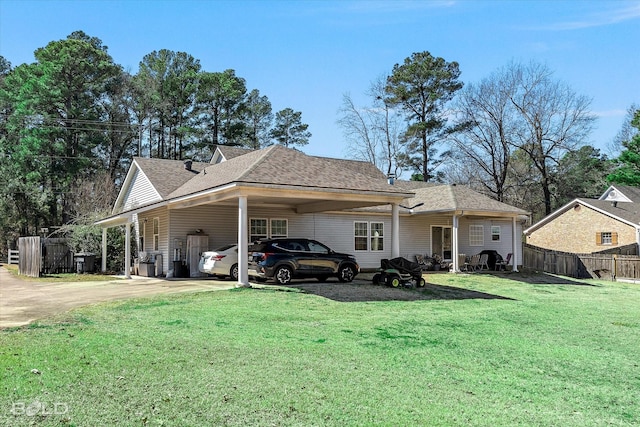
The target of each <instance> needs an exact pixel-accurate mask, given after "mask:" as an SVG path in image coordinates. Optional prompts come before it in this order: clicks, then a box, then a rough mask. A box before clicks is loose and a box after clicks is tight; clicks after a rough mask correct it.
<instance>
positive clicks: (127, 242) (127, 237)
mask: <svg viewBox="0 0 640 427" xmlns="http://www.w3.org/2000/svg"><path fill="white" fill-rule="evenodd" d="M124 277H126V278H127V279H131V223H130V222H127V224H126V226H125V233H124Z"/></svg>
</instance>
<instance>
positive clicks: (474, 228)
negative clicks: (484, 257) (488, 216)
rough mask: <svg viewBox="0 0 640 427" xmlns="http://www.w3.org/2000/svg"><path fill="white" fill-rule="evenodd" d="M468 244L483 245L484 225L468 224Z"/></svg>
mask: <svg viewBox="0 0 640 427" xmlns="http://www.w3.org/2000/svg"><path fill="white" fill-rule="evenodd" d="M469 246H484V225H479V224H471V225H469Z"/></svg>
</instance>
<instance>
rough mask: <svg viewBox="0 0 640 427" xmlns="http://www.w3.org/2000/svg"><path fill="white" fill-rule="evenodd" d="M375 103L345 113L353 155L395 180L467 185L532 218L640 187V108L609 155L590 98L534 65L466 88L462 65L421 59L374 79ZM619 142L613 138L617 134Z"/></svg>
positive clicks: (348, 107) (347, 107)
mask: <svg viewBox="0 0 640 427" xmlns="http://www.w3.org/2000/svg"><path fill="white" fill-rule="evenodd" d="M365 95H366V99H368V100H369V103H368V105H357V104H356V103H355V102H354V100H353V98H352V97H351V95H350V94H345V95H344V96H343V100H342V106H341V108H340V110H339V119H338V123H339V125H340V126H341V127H342V129H343V132H344V137H345V140H346V142H347V146H348V149H349V150H350V153H351V155H352V156H354V157H356V158H361V159H366V160H368V161H371V162H373V163H374V164H376V165H377V166H378V167H379V168H381V169H382V170H385V171H386V172H387V173H388V174H394V175H398V174H402V173H406V172H408V173H410V174H411V178H412V179H414V180H424V181H439V182H448V183H455V184H462V185H468V186H470V187H471V188H473V189H475V190H477V191H479V192H481V193H484V194H486V195H488V196H490V197H492V198H494V199H496V200H499V201H502V202H505V203H509V204H511V205H514V206H517V207H520V208H522V209H525V210H527V211H529V212H531V213H532V218H533V220H534V221H536V220H538V219H541V218H542V217H544V216H545V215H548V214H550V213H551V212H552V211H553V210H555V209H556V208H558V207H560V206H562V205H564V204H566V203H568V202H569V201H571V200H572V199H574V198H576V197H591V198H593V197H598V196H599V195H600V194H602V192H603V191H604V190H605V189H606V187H607V185H609V184H610V183H622V184H629V185H638V184H640V140H639V138H640V136H638V130H639V129H640V110H638V108H637V107H636V106H634V105H632V106H631V107H630V108H629V110H628V115H627V118H626V121H625V125H624V126H623V129H622V130H621V132H620V133H619V134H618V135H616V136H615V139H614V141H615V142H616V145H617V146H616V147H615V149H616V150H617V151H620V150H621V149H622V153H621V154H620V156H618V157H616V158H608V157H607V155H606V154H604V153H602V152H601V151H600V150H599V149H596V148H594V147H593V146H591V145H589V144H588V143H587V141H588V139H589V137H590V135H591V132H592V130H593V126H594V123H595V121H596V116H595V114H593V113H592V112H591V111H590V105H591V100H590V99H589V98H587V97H586V96H584V95H580V94H577V93H576V92H575V91H574V90H573V89H572V88H571V87H570V86H569V85H567V84H566V83H564V82H562V81H559V80H557V79H555V78H554V76H553V72H552V71H551V70H550V69H549V68H548V67H547V66H546V65H543V64H539V63H536V62H529V63H517V62H511V63H509V64H508V65H506V66H504V67H501V68H499V69H497V70H496V71H495V72H493V73H492V74H491V75H489V76H488V77H486V78H484V79H482V80H480V81H479V82H476V83H469V84H466V85H463V83H462V82H461V81H460V69H459V64H458V63H457V62H447V61H446V60H444V59H443V58H438V57H434V56H432V55H431V54H430V53H429V52H420V53H414V54H413V55H411V56H410V57H408V58H406V59H405V60H404V62H403V63H399V64H396V65H395V66H394V67H393V68H392V70H391V71H390V73H388V74H386V75H382V76H380V77H379V78H377V79H375V80H373V81H372V83H371V85H370V88H369V90H368V91H367V93H366V94H365ZM612 137H613V136H612Z"/></svg>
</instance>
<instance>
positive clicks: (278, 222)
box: [271, 218, 289, 239]
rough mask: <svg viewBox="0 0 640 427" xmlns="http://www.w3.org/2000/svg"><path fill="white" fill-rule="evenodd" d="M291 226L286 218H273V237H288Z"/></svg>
mask: <svg viewBox="0 0 640 427" xmlns="http://www.w3.org/2000/svg"><path fill="white" fill-rule="evenodd" d="M288 231H289V227H288V224H287V220H286V219H280V218H277V219H272V220H271V238H273V239H276V238H281V237H287V235H288Z"/></svg>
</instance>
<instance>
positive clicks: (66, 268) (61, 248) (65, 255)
mask: <svg viewBox="0 0 640 427" xmlns="http://www.w3.org/2000/svg"><path fill="white" fill-rule="evenodd" d="M18 252H19V257H18V272H19V273H20V274H24V275H25V276H31V277H40V276H41V275H42V274H56V273H70V272H73V271H74V262H73V252H71V250H70V249H69V246H67V244H66V241H65V239H51V238H41V237H38V236H32V237H20V238H19V239H18Z"/></svg>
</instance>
